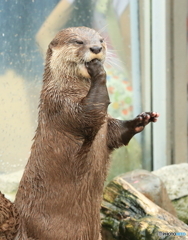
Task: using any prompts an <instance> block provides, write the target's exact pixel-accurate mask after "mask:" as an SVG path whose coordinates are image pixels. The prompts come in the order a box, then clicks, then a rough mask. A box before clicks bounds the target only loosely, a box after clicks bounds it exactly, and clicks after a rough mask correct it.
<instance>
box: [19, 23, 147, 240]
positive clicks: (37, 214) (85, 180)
mask: <svg viewBox="0 0 188 240" xmlns="http://www.w3.org/2000/svg"><path fill="white" fill-rule="evenodd" d="M80 41H82V42H83V44H80ZM92 46H99V47H102V50H101V52H100V53H97V54H95V53H93V52H91V51H90V48H91V47H92ZM105 54H106V45H105V43H104V42H103V41H102V37H101V36H100V35H99V34H98V33H97V32H95V31H94V30H93V29H89V28H84V27H82V28H70V29H66V30H63V31H61V32H60V33H58V34H57V36H56V37H55V38H54V40H53V41H52V42H51V43H50V45H49V48H48V51H47V57H46V66H45V72H44V78H43V88H42V91H41V97H40V106H39V116H38V127H37V130H36V135H35V137H34V143H33V146H32V149H31V155H30V158H29V161H28V163H27V165H26V168H25V172H24V175H23V177H22V180H21V182H20V186H19V189H18V193H17V196H16V200H15V205H16V207H17V209H18V211H19V213H20V221H21V222H20V227H19V230H18V234H17V236H16V238H15V239H16V240H26V239H33V240H37V239H39V240H52V239H53V240H98V239H99V238H100V205H101V200H102V192H103V183H104V180H105V178H106V174H107V169H108V165H109V154H110V153H111V151H112V150H113V149H114V148H118V147H120V146H122V145H123V144H125V145H126V144H127V143H128V142H129V140H130V139H131V138H132V136H133V135H134V134H135V133H137V132H138V131H137V132H136V131H135V126H137V125H138V126H139V127H140V126H141V125H143V127H144V124H146V123H145V122H144V121H145V120H143V119H145V118H144V117H140V116H139V117H138V118H137V119H136V120H132V121H127V122H125V121H120V120H116V119H113V118H110V117H109V116H108V115H107V108H108V104H109V97H108V93H107V89H106V73H105V71H104V68H103V65H102V63H103V62H104V59H105ZM96 59H97V60H96ZM147 120H148V119H147ZM148 121H149V120H148ZM148 121H147V123H148ZM141 127H142V126H141ZM142 129H143V128H142ZM142 129H141V130H142Z"/></svg>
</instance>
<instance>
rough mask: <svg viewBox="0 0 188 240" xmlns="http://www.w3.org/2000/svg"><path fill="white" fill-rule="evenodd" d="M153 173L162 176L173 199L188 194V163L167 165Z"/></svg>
mask: <svg viewBox="0 0 188 240" xmlns="http://www.w3.org/2000/svg"><path fill="white" fill-rule="evenodd" d="M153 174H155V175H157V176H159V177H160V178H161V180H162V181H163V183H164V184H165V186H166V189H167V193H168V195H169V198H170V199H171V200H174V199H179V198H181V197H184V196H187V195H188V163H181V164H174V165H169V166H165V167H163V168H161V169H159V170H156V171H153Z"/></svg>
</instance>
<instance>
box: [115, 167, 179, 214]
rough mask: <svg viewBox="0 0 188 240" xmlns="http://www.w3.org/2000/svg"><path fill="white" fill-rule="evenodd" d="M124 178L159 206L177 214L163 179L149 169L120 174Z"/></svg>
mask: <svg viewBox="0 0 188 240" xmlns="http://www.w3.org/2000/svg"><path fill="white" fill-rule="evenodd" d="M119 177H121V178H122V179H124V180H125V181H127V182H128V183H130V184H131V185H132V186H133V187H134V188H135V189H136V190H137V191H139V192H141V193H142V194H144V196H146V197H147V198H149V199H150V200H151V201H152V202H154V203H155V204H157V205H158V206H159V207H161V208H163V209H165V210H166V211H168V212H169V213H171V214H173V215H174V216H177V214H176V211H175V209H174V207H173V204H172V203H171V201H170V199H169V197H168V194H167V191H166V187H165V185H164V183H163V182H162V180H161V179H160V178H159V177H158V176H156V175H154V174H152V173H150V172H149V171H147V170H143V169H137V170H134V171H132V172H128V173H124V174H122V175H120V176H119Z"/></svg>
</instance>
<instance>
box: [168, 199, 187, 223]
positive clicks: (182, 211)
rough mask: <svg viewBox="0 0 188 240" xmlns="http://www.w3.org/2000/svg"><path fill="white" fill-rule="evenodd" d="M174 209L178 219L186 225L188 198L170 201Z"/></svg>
mask: <svg viewBox="0 0 188 240" xmlns="http://www.w3.org/2000/svg"><path fill="white" fill-rule="evenodd" d="M172 204H173V205H174V208H175V209H176V212H177V216H178V218H179V219H180V220H181V221H183V222H184V223H186V224H188V210H187V208H188V196H185V197H182V198H179V199H175V200H173V201H172Z"/></svg>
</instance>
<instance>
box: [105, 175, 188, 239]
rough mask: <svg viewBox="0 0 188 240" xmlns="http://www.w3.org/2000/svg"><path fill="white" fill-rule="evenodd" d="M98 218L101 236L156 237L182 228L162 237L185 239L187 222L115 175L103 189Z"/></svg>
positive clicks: (160, 237) (186, 237)
mask: <svg viewBox="0 0 188 240" xmlns="http://www.w3.org/2000/svg"><path fill="white" fill-rule="evenodd" d="M101 221H102V229H103V230H102V235H103V240H107V239H108V240H109V239H110V240H112V239H113V240H115V239H118V240H124V239H126V240H143V239H145V240H158V239H162V238H164V235H165V233H167V234H169V233H174V232H183V234H184V235H185V236H180V237H179V236H173V235H171V236H169V237H166V238H165V239H174V240H177V239H181V240H185V239H188V226H187V225H186V224H184V223H183V222H182V221H180V220H179V219H177V218H176V217H174V216H173V215H171V214H170V213H168V212H166V211H165V210H163V209H162V208H160V207H159V206H157V205H156V204H155V203H153V202H152V201H150V200H149V199H148V198H146V197H145V196H144V195H143V194H141V193H140V192H138V191H137V190H136V189H135V188H134V187H132V186H131V185H130V184H128V183H127V182H126V181H125V180H124V179H122V178H121V177H116V178H115V179H114V180H113V181H111V182H110V183H109V184H108V185H107V187H106V188H105V190H104V197H103V203H102V208H101ZM186 234H187V236H186ZM106 236H107V237H106Z"/></svg>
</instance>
